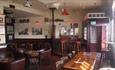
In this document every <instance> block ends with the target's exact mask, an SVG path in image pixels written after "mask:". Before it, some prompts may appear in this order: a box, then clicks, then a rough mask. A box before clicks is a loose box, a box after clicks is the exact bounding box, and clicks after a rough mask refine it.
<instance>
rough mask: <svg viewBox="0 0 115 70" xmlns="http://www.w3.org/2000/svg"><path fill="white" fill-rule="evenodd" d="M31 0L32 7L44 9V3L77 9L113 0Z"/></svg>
mask: <svg viewBox="0 0 115 70" xmlns="http://www.w3.org/2000/svg"><path fill="white" fill-rule="evenodd" d="M4 1H13V2H16V3H20V4H22V5H24V3H25V1H26V0H4ZM29 1H30V2H32V5H33V7H34V8H37V9H42V10H46V9H47V7H46V4H51V3H54V2H60V3H63V4H64V5H63V6H64V7H67V8H70V9H78V8H81V9H83V8H85V9H86V8H92V7H100V6H108V5H111V4H112V1H113V0H29Z"/></svg>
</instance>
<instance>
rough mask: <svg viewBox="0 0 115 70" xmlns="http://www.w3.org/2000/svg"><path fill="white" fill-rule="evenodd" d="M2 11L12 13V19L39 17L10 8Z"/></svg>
mask: <svg viewBox="0 0 115 70" xmlns="http://www.w3.org/2000/svg"><path fill="white" fill-rule="evenodd" d="M4 10H7V11H12V12H13V16H14V17H32V16H40V15H36V14H33V13H28V12H25V11H21V10H17V9H11V8H8V7H4Z"/></svg>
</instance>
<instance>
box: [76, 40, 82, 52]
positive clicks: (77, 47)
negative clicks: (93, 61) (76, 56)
mask: <svg viewBox="0 0 115 70" xmlns="http://www.w3.org/2000/svg"><path fill="white" fill-rule="evenodd" d="M75 49H76V51H77V52H79V51H80V49H81V42H80V41H75Z"/></svg>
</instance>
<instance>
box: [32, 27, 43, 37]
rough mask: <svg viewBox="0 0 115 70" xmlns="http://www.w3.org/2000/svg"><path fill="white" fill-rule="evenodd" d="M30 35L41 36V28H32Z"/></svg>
mask: <svg viewBox="0 0 115 70" xmlns="http://www.w3.org/2000/svg"><path fill="white" fill-rule="evenodd" d="M32 35H42V28H32Z"/></svg>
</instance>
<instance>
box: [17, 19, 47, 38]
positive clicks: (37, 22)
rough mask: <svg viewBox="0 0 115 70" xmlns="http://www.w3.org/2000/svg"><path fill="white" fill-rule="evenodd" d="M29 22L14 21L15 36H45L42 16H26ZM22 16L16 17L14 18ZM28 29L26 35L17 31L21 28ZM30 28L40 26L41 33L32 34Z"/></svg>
mask: <svg viewBox="0 0 115 70" xmlns="http://www.w3.org/2000/svg"><path fill="white" fill-rule="evenodd" d="M27 18H29V21H30V22H29V23H18V22H16V23H15V38H45V30H44V28H45V27H44V24H45V23H44V18H43V17H27ZM18 19H22V18H16V20H18ZM25 28H27V29H28V35H19V32H20V31H21V30H23V29H25ZM32 28H42V31H43V32H42V35H32Z"/></svg>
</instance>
